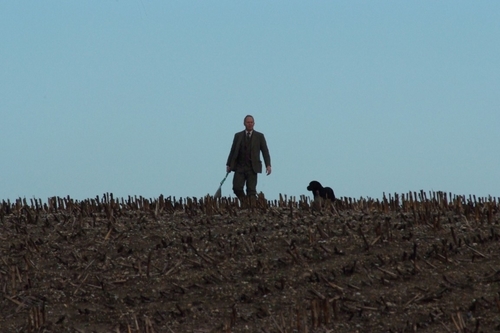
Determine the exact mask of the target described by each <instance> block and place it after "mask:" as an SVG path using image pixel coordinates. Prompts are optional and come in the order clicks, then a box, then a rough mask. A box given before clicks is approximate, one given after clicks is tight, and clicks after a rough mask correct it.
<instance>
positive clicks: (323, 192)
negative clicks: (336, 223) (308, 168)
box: [307, 180, 335, 202]
mask: <svg viewBox="0 0 500 333" xmlns="http://www.w3.org/2000/svg"><path fill="white" fill-rule="evenodd" d="M307 190H308V191H311V192H312V193H313V195H314V199H315V200H317V199H319V198H322V199H328V200H330V201H332V202H333V201H335V193H333V190H332V188H331V187H323V186H322V185H321V184H320V182H318V181H315V180H313V181H312V182H310V183H309V186H308V187H307Z"/></svg>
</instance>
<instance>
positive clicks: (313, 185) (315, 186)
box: [307, 180, 323, 192]
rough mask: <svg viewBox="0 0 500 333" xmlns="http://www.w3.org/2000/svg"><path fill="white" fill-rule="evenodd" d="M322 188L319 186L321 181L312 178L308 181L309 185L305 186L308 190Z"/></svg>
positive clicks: (314, 190)
mask: <svg viewBox="0 0 500 333" xmlns="http://www.w3.org/2000/svg"><path fill="white" fill-rule="evenodd" d="M322 188H323V186H321V183H320V182H318V181H316V180H313V181H312V182H310V183H309V186H308V187H307V190H308V191H313V192H316V191H319V190H321V189H322Z"/></svg>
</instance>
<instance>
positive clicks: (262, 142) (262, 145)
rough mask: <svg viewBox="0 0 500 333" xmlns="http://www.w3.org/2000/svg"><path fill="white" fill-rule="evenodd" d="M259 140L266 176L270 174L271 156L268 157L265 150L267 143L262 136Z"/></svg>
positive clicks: (266, 149)
mask: <svg viewBox="0 0 500 333" xmlns="http://www.w3.org/2000/svg"><path fill="white" fill-rule="evenodd" d="M261 136H262V137H261V140H260V151H261V152H262V156H263V157H264V164H265V165H266V174H267V175H270V174H271V171H272V170H271V156H270V155H269V149H268V148H267V142H266V138H265V136H264V134H261Z"/></svg>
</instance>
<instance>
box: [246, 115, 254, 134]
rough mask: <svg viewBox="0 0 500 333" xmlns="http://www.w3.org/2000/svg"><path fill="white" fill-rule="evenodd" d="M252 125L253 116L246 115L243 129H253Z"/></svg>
mask: <svg viewBox="0 0 500 333" xmlns="http://www.w3.org/2000/svg"><path fill="white" fill-rule="evenodd" d="M253 125H254V122H253V118H252V117H246V118H245V129H246V130H247V131H253Z"/></svg>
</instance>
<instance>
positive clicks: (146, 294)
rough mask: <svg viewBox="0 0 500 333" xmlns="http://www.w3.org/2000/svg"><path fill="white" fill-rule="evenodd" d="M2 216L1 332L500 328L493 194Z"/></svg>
mask: <svg viewBox="0 0 500 333" xmlns="http://www.w3.org/2000/svg"><path fill="white" fill-rule="evenodd" d="M0 208H1V210H0V255H1V258H0V332H141V333H153V332H157V333H158V332H175V333H179V332H196V333H202V332H233V333H236V332H268V333H271V332H272V333H285V332H286V333H291V332H298V333H304V332H309V333H310V332H336V333H343V332H496V331H500V299H499V291H500V252H499V248H500V246H499V245H500V224H499V223H500V209H499V208H500V200H498V199H496V198H487V199H486V198H483V199H481V198H480V199H476V198H475V197H468V198H466V197H463V196H454V195H451V194H448V195H447V194H445V193H442V192H437V193H429V194H426V193H423V192H420V193H408V194H406V195H401V196H399V195H394V196H390V197H389V198H384V200H381V201H379V200H371V199H362V198H361V199H358V200H353V199H350V198H342V200H339V201H337V202H336V203H335V205H329V206H326V207H318V206H317V205H315V204H312V203H310V202H309V201H308V200H307V199H306V198H301V199H300V200H298V201H296V200H294V199H286V198H285V199H283V198H281V199H280V200H276V201H273V202H271V201H265V199H262V198H261V199H260V200H259V202H258V204H257V207H254V208H241V207H239V206H238V203H237V202H235V201H234V200H232V199H228V198H222V199H221V200H218V201H215V200H213V198H210V197H207V198H203V199H200V200H196V199H179V200H175V199H171V198H163V197H159V198H155V199H145V198H142V197H140V198H136V197H134V198H131V197H129V198H128V199H127V200H124V199H121V200H116V199H113V198H112V196H110V195H104V196H103V197H102V198H95V199H89V200H84V201H75V200H72V199H70V198H56V197H54V198H50V199H49V200H48V201H47V202H46V203H42V201H41V200H31V201H30V202H26V200H21V199H20V200H17V201H16V202H15V203H10V202H5V201H4V202H3V204H2V205H0Z"/></svg>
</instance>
